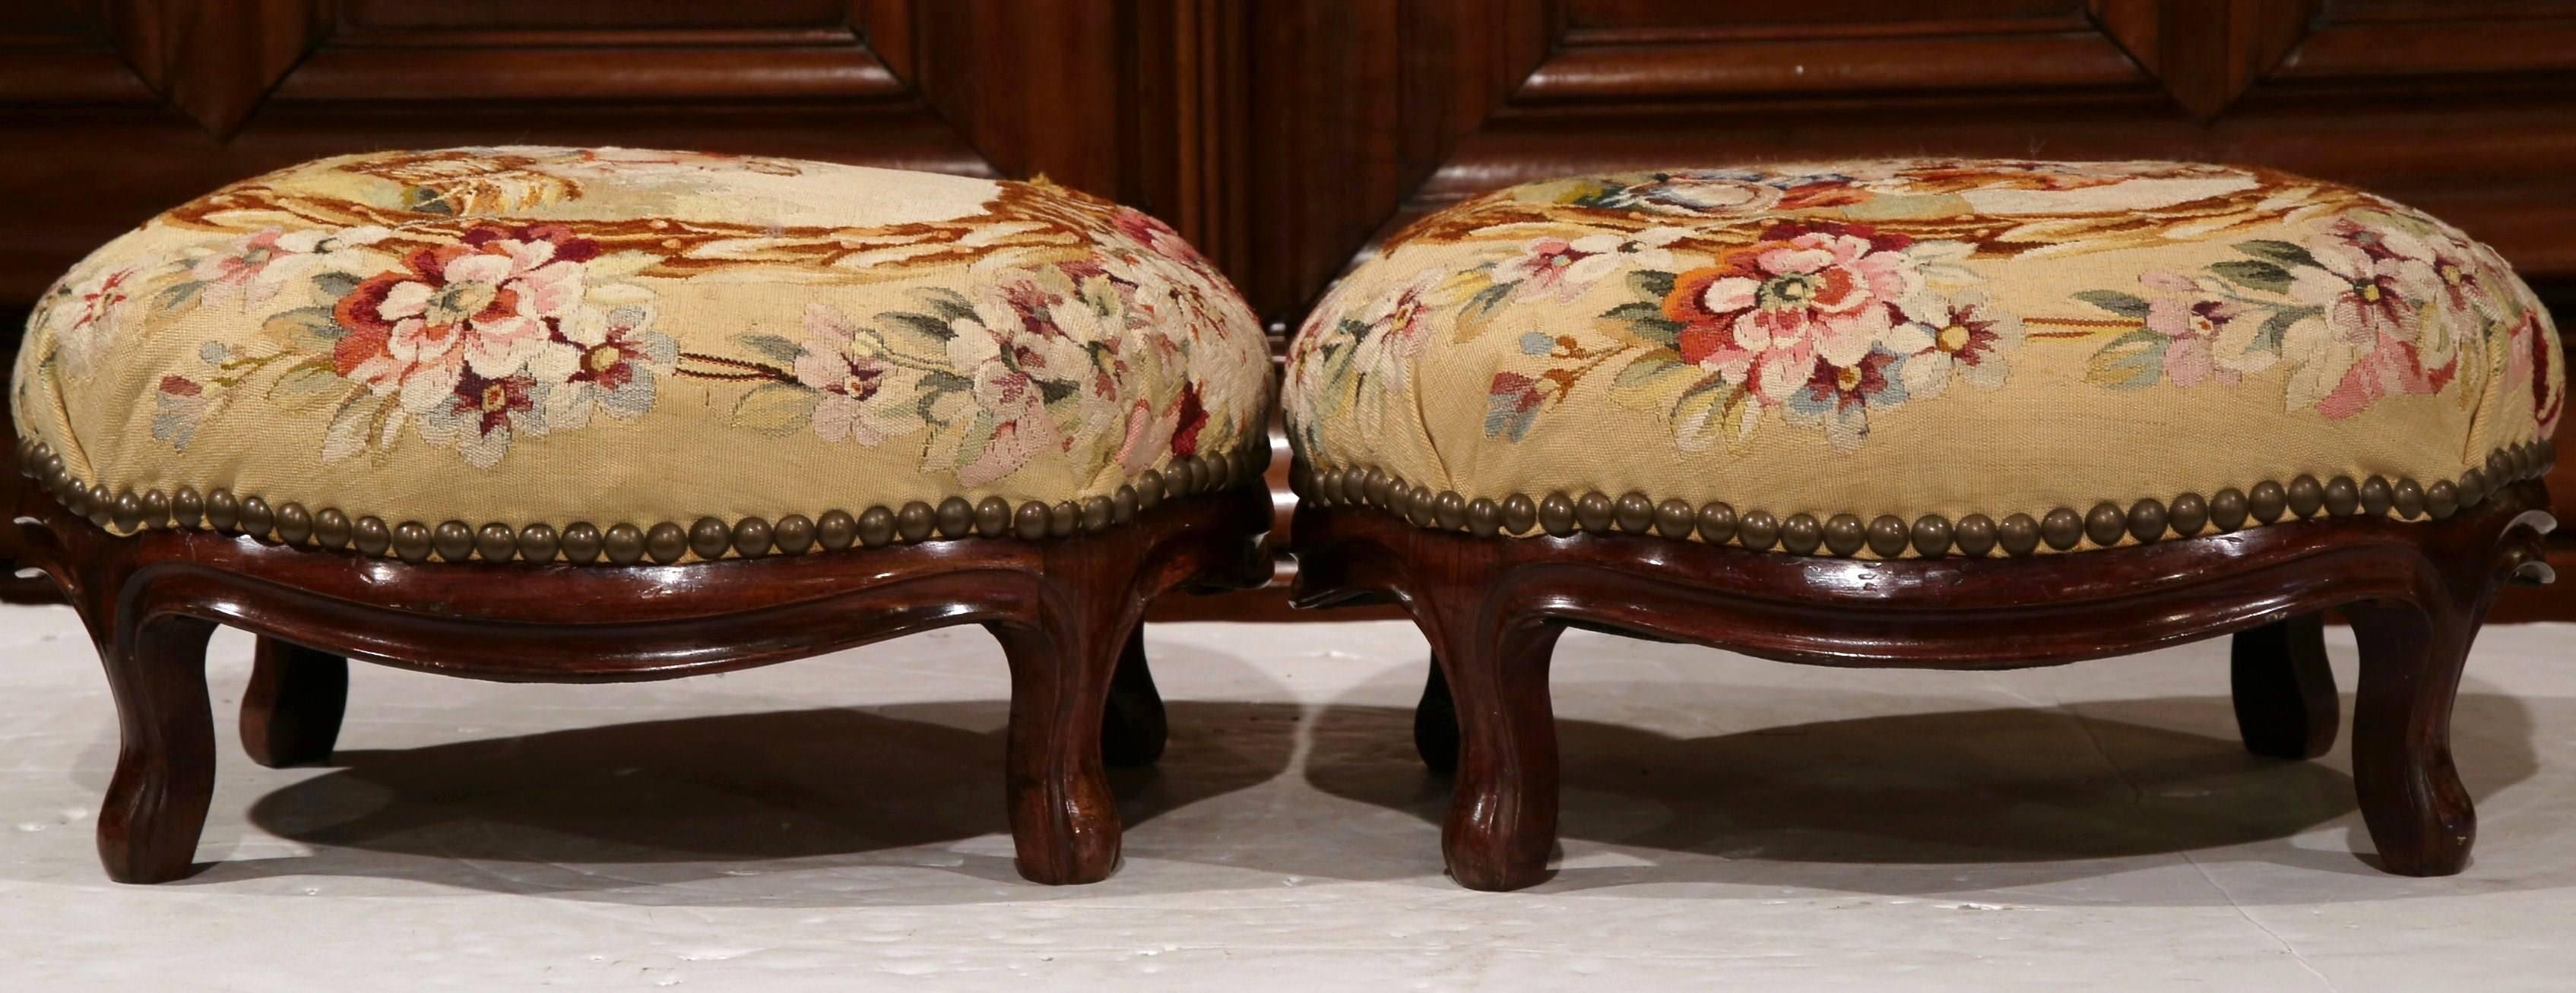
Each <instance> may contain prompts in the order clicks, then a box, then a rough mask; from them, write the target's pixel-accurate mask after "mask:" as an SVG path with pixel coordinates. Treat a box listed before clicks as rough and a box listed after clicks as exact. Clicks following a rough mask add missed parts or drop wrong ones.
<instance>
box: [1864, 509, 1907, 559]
mask: <svg viewBox="0 0 2576 993" xmlns="http://www.w3.org/2000/svg"><path fill="white" fill-rule="evenodd" d="M1913 542H1914V529H1913V527H1912V526H1910V525H1908V524H1906V523H1905V518H1902V517H1898V516H1896V515H1894V514H1880V515H1878V516H1876V517H1873V518H1870V519H1869V550H1870V552H1871V554H1874V555H1877V556H1878V557H1879V558H1883V559H1892V558H1895V557H1897V556H1900V555H1903V554H1905V546H1907V545H1910V544H1912V543H1913Z"/></svg>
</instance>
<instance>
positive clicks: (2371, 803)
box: [1291, 482, 2556, 890]
mask: <svg viewBox="0 0 2576 993" xmlns="http://www.w3.org/2000/svg"><path fill="white" fill-rule="evenodd" d="M2548 501H2549V498H2548V494H2547V492H2546V491H2545V489H2544V488H2543V487H2542V486H2541V485H2540V484H2539V483H2537V482H2527V483H2520V484H2516V485H2514V486H2511V487H2507V488H2504V489H2501V490H2499V491H2498V492H2496V493H2495V494H2494V495H2492V496H2490V497H2489V498H2488V499H2486V500H2485V501H2483V502H2481V503H2479V504H2478V505H2477V506H2475V507H2473V508H2468V509H2464V510H2462V511H2460V512H2458V513H2457V514H2454V515H2453V516H2451V517H2450V518H2447V519H2445V520H2441V521H2426V522H2403V521H2396V520H2390V519H2384V518H2360V517H2347V518H2321V519H2316V520H2306V521H2292V522H2283V523H2280V524H2274V525H2270V526H2263V527H2255V528H2250V529H2247V530H2244V531H2239V532H2235V533H2231V534H2216V535H2203V536H2200V537H2195V538H2189V539H2181V540H2173V541H2164V542H2158V543H2155V544H2149V545H2141V546H2131V547H2123V548H2115V549H2107V550H2098V551H2088V552H2077V553H2072V554H2066V555H2048V556H2041V557H2037V558H2022V559H2006V558H1987V559H1968V558H1958V557H1952V558H1941V559H1900V560H1893V561H1879V560H1858V559H1842V558H1826V557H1814V556H1798V555H1787V554H1774V553H1763V552H1751V551H1746V550H1743V549H1738V548H1724V547H1713V546H1709V545H1705V544H1697V543H1691V542H1683V541H1674V540H1669V539H1665V538H1660V537H1653V536H1647V535H1629V534H1616V533H1610V534H1596V533H1579V534H1575V535H1570V536H1567V537H1562V538H1554V537H1529V538H1510V537H1496V538H1478V537H1473V536H1470V535H1468V534H1466V533H1464V532H1457V531H1440V530H1431V529H1426V528H1420V527H1416V526H1414V525H1412V524H1409V523H1407V522H1405V521H1404V520H1403V519H1401V518H1399V517H1397V516H1395V515H1393V514H1391V513H1388V512H1385V511H1382V510H1376V509H1370V508H1364V507H1347V508H1346V507H1319V506H1314V505H1311V504H1309V505H1305V506H1301V507H1300V508H1299V509H1298V511H1297V519H1296V524H1295V527H1294V530H1293V531H1292V532H1291V534H1292V536H1293V539H1292V540H1293V550H1294V553H1295V555H1296V556H1297V560H1298V575H1297V588H1296V599H1297V603H1298V605H1299V606H1302V607H1328V606H1336V605H1341V604H1350V603H1362V602H1373V601H1376V602H1383V601H1388V600H1391V601H1393V602H1395V603H1398V604H1400V605H1402V606H1403V607H1404V609H1405V610H1407V611H1408V612H1409V613H1411V614H1412V616H1413V619H1414V622H1415V623H1416V624H1418V625H1419V626H1420V627H1421V628H1422V632H1423V634H1424V636H1425V637H1427V638H1428V639H1430V642H1431V646H1432V655H1433V667H1432V677H1431V681H1430V684H1429V686H1428V687H1426V690H1425V693H1424V700H1423V704H1422V706H1421V708H1420V709H1419V710H1418V711H1417V714H1416V734H1415V737H1416V741H1417V743H1418V744H1419V745H1420V747H1421V751H1422V755H1423V758H1424V760H1425V761H1426V762H1427V763H1429V764H1430V765H1431V766H1432V767H1433V768H1434V769H1435V770H1443V771H1448V770H1452V769H1454V773H1455V776H1456V784H1455V792H1454V795H1453V797H1452V800H1451V804H1450V808H1449V817H1448V821H1447V823H1446V825H1445V826H1444V828H1443V830H1442V832H1441V846H1442V848H1443V849H1444V852H1445V855H1446V858H1447V862H1448V868H1449V874H1450V875H1451V876H1453V877H1455V878H1456V879H1457V880H1458V881H1459V882H1460V883H1462V884H1464V885H1466V886H1469V887H1472V888H1475V889H1487V890H1508V889H1517V888H1520V887H1523V886H1528V885H1531V884H1533V883H1536V882H1539V881H1541V880H1542V879H1544V878H1546V876H1547V862H1548V857H1549V854H1550V852H1551V851H1552V850H1553V848H1554V847H1555V844H1556V813H1557V755H1556V729H1555V719H1554V716H1553V714H1552V712H1551V710H1550V706H1549V701H1548V685H1547V675H1548V666H1549V661H1550V659H1549V656H1550V653H1551V650H1552V648H1553V646H1554V645H1555V643H1556V639H1557V636H1558V635H1559V634H1560V633H1562V632H1563V631H1564V630H1565V628H1567V627H1569V626H1573V627H1583V628H1587V629H1595V630H1603V631H1609V632H1612V633H1618V634H1626V635H1633V636H1638V637H1645V638H1653V639H1659V640H1669V641H1682V642H1691V643H1696V644H1702V645H1710V646H1714V647H1723V648H1728V649H1733V650H1735V651H1739V652H1744V653H1746V654H1750V655H1756V656H1761V657H1765V658H1772V659H1778V660H1781V661H1789V662H1803V663H1810V664H1817V665H1830V666H1896V667H1908V668H1929V669H2009V668H2020V667H2027V666H2038V665H2054V664H2060V663H2066V662H2074V661H2079V660H2083V659H2092V658H2101V657H2105V656H2111V655H2121V654H2127V653H2131V652H2138V651H2143V650H2146V649H2151V648H2156V647H2160V646H2164V645H2169V644H2175V643H2179V642H2183V641H2190V640H2195V639H2200V638H2207V637H2213V636H2216V635H2221V634H2234V635H2235V636H2236V641H2235V653H2234V663H2233V668H2234V672H2233V678H2234V688H2235V700H2236V715H2237V720H2238V723H2239V725H2240V726H2241V727H2242V728H2243V731H2244V740H2245V744H2246V747H2248V748H2249V749H2252V750H2253V751H2255V752H2258V753H2261V754H2266V755H2275V756H2280V757H2283V758H2305V757H2312V756H2315V755H2318V754H2321V753H2323V752H2324V751H2325V749H2326V748H2327V747H2328V746H2329V745H2331V744H2332V743H2333V740H2334V733H2335V721H2336V714H2335V710H2336V704H2337V702H2338V700H2337V697H2336V695H2335V689H2334V677H2333V674H2332V673H2331V672H2330V671H2329V670H2328V669H2327V668H2326V657H2325V650H2324V644H2323V641H2322V638H2321V635H2320V625H2319V620H2320V617H2321V614H2322V612H2323V611H2325V610H2328V609H2340V610H2341V611H2343V613H2344V615H2345V616H2346V618H2347V619H2349V620H2350V622H2351V623H2352V625H2353V628H2354V630H2355V632H2356V634H2357V636H2358V638H2359V641H2360V643H2361V683H2360V686H2359V688H2358V691H2357V693H2358V697H2357V701H2356V703H2355V705H2354V716H2353V743H2352V749H2353V781H2354V785H2355V787H2356V790H2357V792H2358V795H2359V799H2360V805H2361V812H2362V817H2363V819H2364V820H2365V821H2366V822H2367V823H2368V825H2369V828H2370V835H2371V838H2372V840H2373V841H2374V842H2376V843H2377V845H2378V849H2379V863H2380V866H2381V867H2382V868H2384V869H2386V870H2387V871H2389V872H2393V873H2399V874H2404V875H2410V876H2435V875H2448V874H2450V873H2454V872H2458V871H2459V870H2460V869H2461V867H2462V866H2464V865H2465V864H2466V863H2467V860H2468V854H2469V846H2470V843H2471V841H2472V840H2473V839H2474V837H2475V835H2476V819H2475V815H2474V813H2473V811H2472V810H2471V807H2470V800H2469V795H2468V792H2467V791H2466V790H2465V789H2463V788H2462V787H2461V785H2460V779H2459V774H2458V772H2457V771H2456V770H2454V769H2453V767H2452V764H2451V753H2450V716H2451V705H2452V701H2453V699H2454V697H2455V696H2456V695H2457V692H2458V689H2459V682H2460V670H2461V667H2462V665H2463V664H2464V663H2465V662H2466V660H2467V656H2468V650H2469V643H2470V641H2471V640H2472V639H2473V638H2475V637H2476V635H2477V630H2478V626H2479V624H2480V623H2481V622H2482V621H2483V619H2484V617H2485V614H2486V610H2487V607H2488V605H2489V604H2490V603H2491V602H2492V601H2493V600H2494V598H2495V594H2496V590H2497V588H2498V587H2499V586H2500V585H2502V584H2503V583H2505V582H2508V581H2513V582H2525V583H2535V582H2547V581H2548V580H2549V579H2551V578H2552V576H2551V573H2550V567H2549V565H2548V563H2547V562H2546V560H2545V559H2544V558H2543V557H2542V553H2543V545H2542V541H2543V536H2544V535H2546V534H2547V533H2548V532H2549V531H2550V530H2551V529H2552V528H2553V527H2555V526H2556V521H2555V520H2554V519H2552V518H2551V517H2550V515H2549V513H2548V511H2547V509H2546V508H2547V507H2548V505H2549V502H2548Z"/></svg>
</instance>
